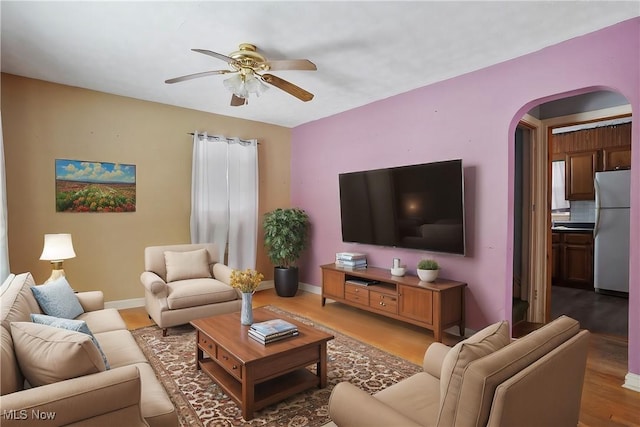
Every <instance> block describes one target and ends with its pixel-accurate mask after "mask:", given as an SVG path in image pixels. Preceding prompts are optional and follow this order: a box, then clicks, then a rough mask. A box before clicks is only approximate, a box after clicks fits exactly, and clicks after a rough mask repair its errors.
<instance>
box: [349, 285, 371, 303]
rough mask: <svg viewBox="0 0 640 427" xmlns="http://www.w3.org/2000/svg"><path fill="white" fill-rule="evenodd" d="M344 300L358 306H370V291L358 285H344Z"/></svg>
mask: <svg viewBox="0 0 640 427" xmlns="http://www.w3.org/2000/svg"><path fill="white" fill-rule="evenodd" d="M344 299H346V300H348V301H353V302H355V303H358V304H363V305H369V289H367V288H365V287H363V286H358V285H350V284H348V283H347V284H345V285H344Z"/></svg>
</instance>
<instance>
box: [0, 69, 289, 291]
mask: <svg viewBox="0 0 640 427" xmlns="http://www.w3.org/2000/svg"><path fill="white" fill-rule="evenodd" d="M1 94H2V124H3V135H4V150H5V161H6V180H7V199H8V200H7V204H8V206H7V208H8V222H9V258H10V260H9V262H10V266H11V271H12V272H14V273H20V272H24V271H30V272H32V274H33V275H34V277H35V279H36V282H37V283H42V282H43V281H44V280H46V279H47V278H48V277H49V274H50V273H51V267H50V264H49V263H48V262H47V261H40V260H39V258H40V253H41V252H42V245H43V236H44V234H46V233H63V232H67V233H71V234H72V236H73V244H74V248H75V251H76V255H77V257H76V258H74V259H71V260H67V261H65V262H64V269H65V272H66V274H67V278H68V280H69V282H70V283H71V285H72V286H73V287H74V288H75V289H76V290H80V291H83V290H93V289H99V290H102V291H103V292H104V294H105V300H106V301H117V300H125V299H132V298H140V297H142V296H143V295H144V294H143V291H142V286H141V285H140V281H139V276H140V273H141V272H142V269H143V267H144V264H143V259H144V258H143V250H144V247H145V246H148V245H155V244H173V243H187V242H189V215H190V195H191V193H190V192H191V148H192V144H191V138H192V137H191V136H190V135H187V133H188V132H193V131H194V130H196V129H197V130H199V131H207V132H209V133H211V134H222V135H227V136H238V137H240V138H257V139H258V140H259V142H260V145H259V149H258V158H259V168H260V196H259V203H260V208H259V213H260V215H262V214H263V213H264V212H267V211H269V210H271V209H275V208H276V207H285V206H289V203H290V198H289V180H290V158H291V150H290V142H291V141H290V135H291V132H290V129H288V128H284V127H280V126H275V125H269V124H265V123H260V122H253V121H248V120H241V119H234V118H230V117H226V116H220V115H216V114H210V113H204V112H200V111H195V110H188V109H184V108H178V107H172V106H168V105H164V104H157V103H153V102H147V101H140V100H136V99H132V98H126V97H121V96H115V95H109V94H105V93H100V92H94V91H90V90H85V89H80V88H75V87H69V86H63V85H58V84H54V83H49V82H44V81H40V80H33V79H27V78H23V77H18V76H14V75H9V74H2V92H1ZM239 108H242V107H239ZM55 159H72V160H89V161H103V162H113V163H127V164H134V165H136V182H137V189H136V198H137V207H136V212H135V213H56V211H55V176H54V160H55ZM258 239H259V241H258V265H257V268H258V270H260V271H262V272H263V273H265V276H266V277H267V278H272V275H273V273H272V270H273V267H272V266H271V264H270V263H269V261H268V258H267V257H266V255H265V252H264V249H263V247H262V231H261V227H260V233H259V236H258Z"/></svg>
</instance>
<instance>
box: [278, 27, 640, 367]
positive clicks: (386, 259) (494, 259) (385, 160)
mask: <svg viewBox="0 0 640 427" xmlns="http://www.w3.org/2000/svg"><path fill="white" fill-rule="evenodd" d="M425 72H427V73H428V72H429V71H428V70H425ZM597 89H609V90H614V91H618V92H620V93H622V94H623V95H624V96H626V98H627V99H628V100H629V102H630V104H631V107H632V111H633V112H634V114H636V115H634V118H633V124H632V145H633V149H632V156H633V157H632V162H633V165H634V166H633V169H632V186H631V192H632V195H631V233H632V239H631V242H632V247H631V252H630V257H631V266H632V267H631V279H630V281H631V284H630V297H629V307H630V310H629V312H630V319H629V370H630V371H631V372H633V373H636V374H640V310H638V307H640V262H639V261H640V247H639V245H640V121H639V117H640V116H638V115H637V112H638V111H640V18H635V19H632V20H628V21H625V22H622V23H619V24H617V25H614V26H611V27H608V28H605V29H603V30H600V31H597V32H595V33H591V34H588V35H585V36H582V37H578V38H575V39H572V40H569V41H566V42H563V43H560V44H558V45H555V46H551V47H548V48H545V49H543V50H540V51H538V52H535V53H532V54H529V55H526V56H523V57H520V58H517V59H514V60H511V61H507V62H504V63H500V64H497V65H494V66H491V67H488V68H485V69H482V70H479V71H476V72H473V73H469V74H466V75H462V76H459V77H456V78H452V79H450V80H446V81H443V82H439V83H436V84H432V85H429V86H426V87H423V88H419V89H416V90H413V91H411V92H407V93H404V94H401V95H398V96H394V97H391V98H388V99H385V100H382V101H378V102H375V103H372V104H369V105H365V106H363V107H360V108H356V109H353V110H350V111H347V112H344V113H341V114H337V115H335V116H332V117H328V118H325V119H322V120H318V121H315V122H312V123H308V124H305V125H302V126H299V127H297V128H295V129H293V131H292V155H291V161H292V166H291V175H292V176H291V204H292V206H297V207H300V208H303V209H305V210H306V211H307V212H308V214H309V216H310V219H311V222H312V232H311V248H310V249H309V250H308V251H307V252H306V253H305V255H304V256H303V259H302V260H301V263H300V266H301V274H302V276H301V280H302V281H303V282H306V283H310V284H313V285H317V286H319V285H320V284H321V271H320V268H319V266H320V265H321V264H326V263H330V262H333V260H334V256H335V253H336V252H338V251H362V252H366V253H367V254H368V258H369V263H370V265H374V266H379V267H388V266H390V265H391V263H392V259H393V258H394V257H399V258H401V260H402V263H404V264H407V266H408V267H409V268H410V273H412V274H415V265H416V263H417V261H418V260H419V259H421V258H423V257H425V256H429V257H434V258H436V259H437V260H438V261H439V262H440V264H441V269H442V271H441V276H443V277H447V278H450V279H454V280H459V281H464V282H467V283H468V288H467V293H466V302H467V304H466V314H467V324H468V326H469V327H471V328H474V329H478V328H481V327H483V326H485V325H487V324H489V323H491V322H495V321H498V320H500V319H511V297H512V295H511V293H512V290H511V289H512V288H511V286H512V284H511V277H512V258H513V244H512V242H513V170H514V160H513V159H514V133H515V127H516V125H517V123H518V121H519V119H521V118H522V116H523V114H524V113H526V112H527V111H529V110H530V109H531V108H533V107H534V106H536V105H538V104H541V103H543V102H547V101H551V100H554V99H559V98H564V97H566V96H572V95H577V94H580V93H584V92H588V91H592V90H597ZM455 158H462V159H463V164H464V168H465V186H466V188H465V190H466V197H465V204H466V229H467V253H468V254H467V256H466V257H460V256H453V255H440V254H428V253H426V252H420V251H412V250H401V249H394V248H381V247H375V246H368V245H355V244H345V243H343V242H342V238H341V232H340V207H339V195H338V174H339V173H341V172H349V171H356V170H364V169H373V168H382V167H390V166H398V165H408V164H416V163H423V162H432V161H439V160H448V159H455Z"/></svg>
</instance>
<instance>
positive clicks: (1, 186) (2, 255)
mask: <svg viewBox="0 0 640 427" xmlns="http://www.w3.org/2000/svg"><path fill="white" fill-rule="evenodd" d="M7 228H8V224H7V188H6V178H5V172H4V141H3V138H2V113H0V283H2V282H4V279H6V278H7V276H8V275H9V273H10V272H11V270H10V269H9V238H8V232H7Z"/></svg>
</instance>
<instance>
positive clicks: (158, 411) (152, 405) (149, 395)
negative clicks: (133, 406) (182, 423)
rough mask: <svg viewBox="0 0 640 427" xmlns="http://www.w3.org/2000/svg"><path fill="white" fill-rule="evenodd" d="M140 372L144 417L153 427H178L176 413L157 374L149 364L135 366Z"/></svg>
mask: <svg viewBox="0 0 640 427" xmlns="http://www.w3.org/2000/svg"><path fill="white" fill-rule="evenodd" d="M134 366H135V367H137V368H138V371H139V372H140V383H141V386H142V393H141V395H140V409H142V416H143V417H144V419H145V420H146V421H147V422H148V423H149V425H151V426H176V425H178V420H177V415H176V411H175V409H174V407H173V403H171V399H169V396H167V393H166V392H165V389H164V387H163V386H162V384H161V383H160V381H158V380H157V378H156V374H155V372H153V369H152V368H151V366H150V365H149V364H148V363H136V364H135V365H134Z"/></svg>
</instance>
